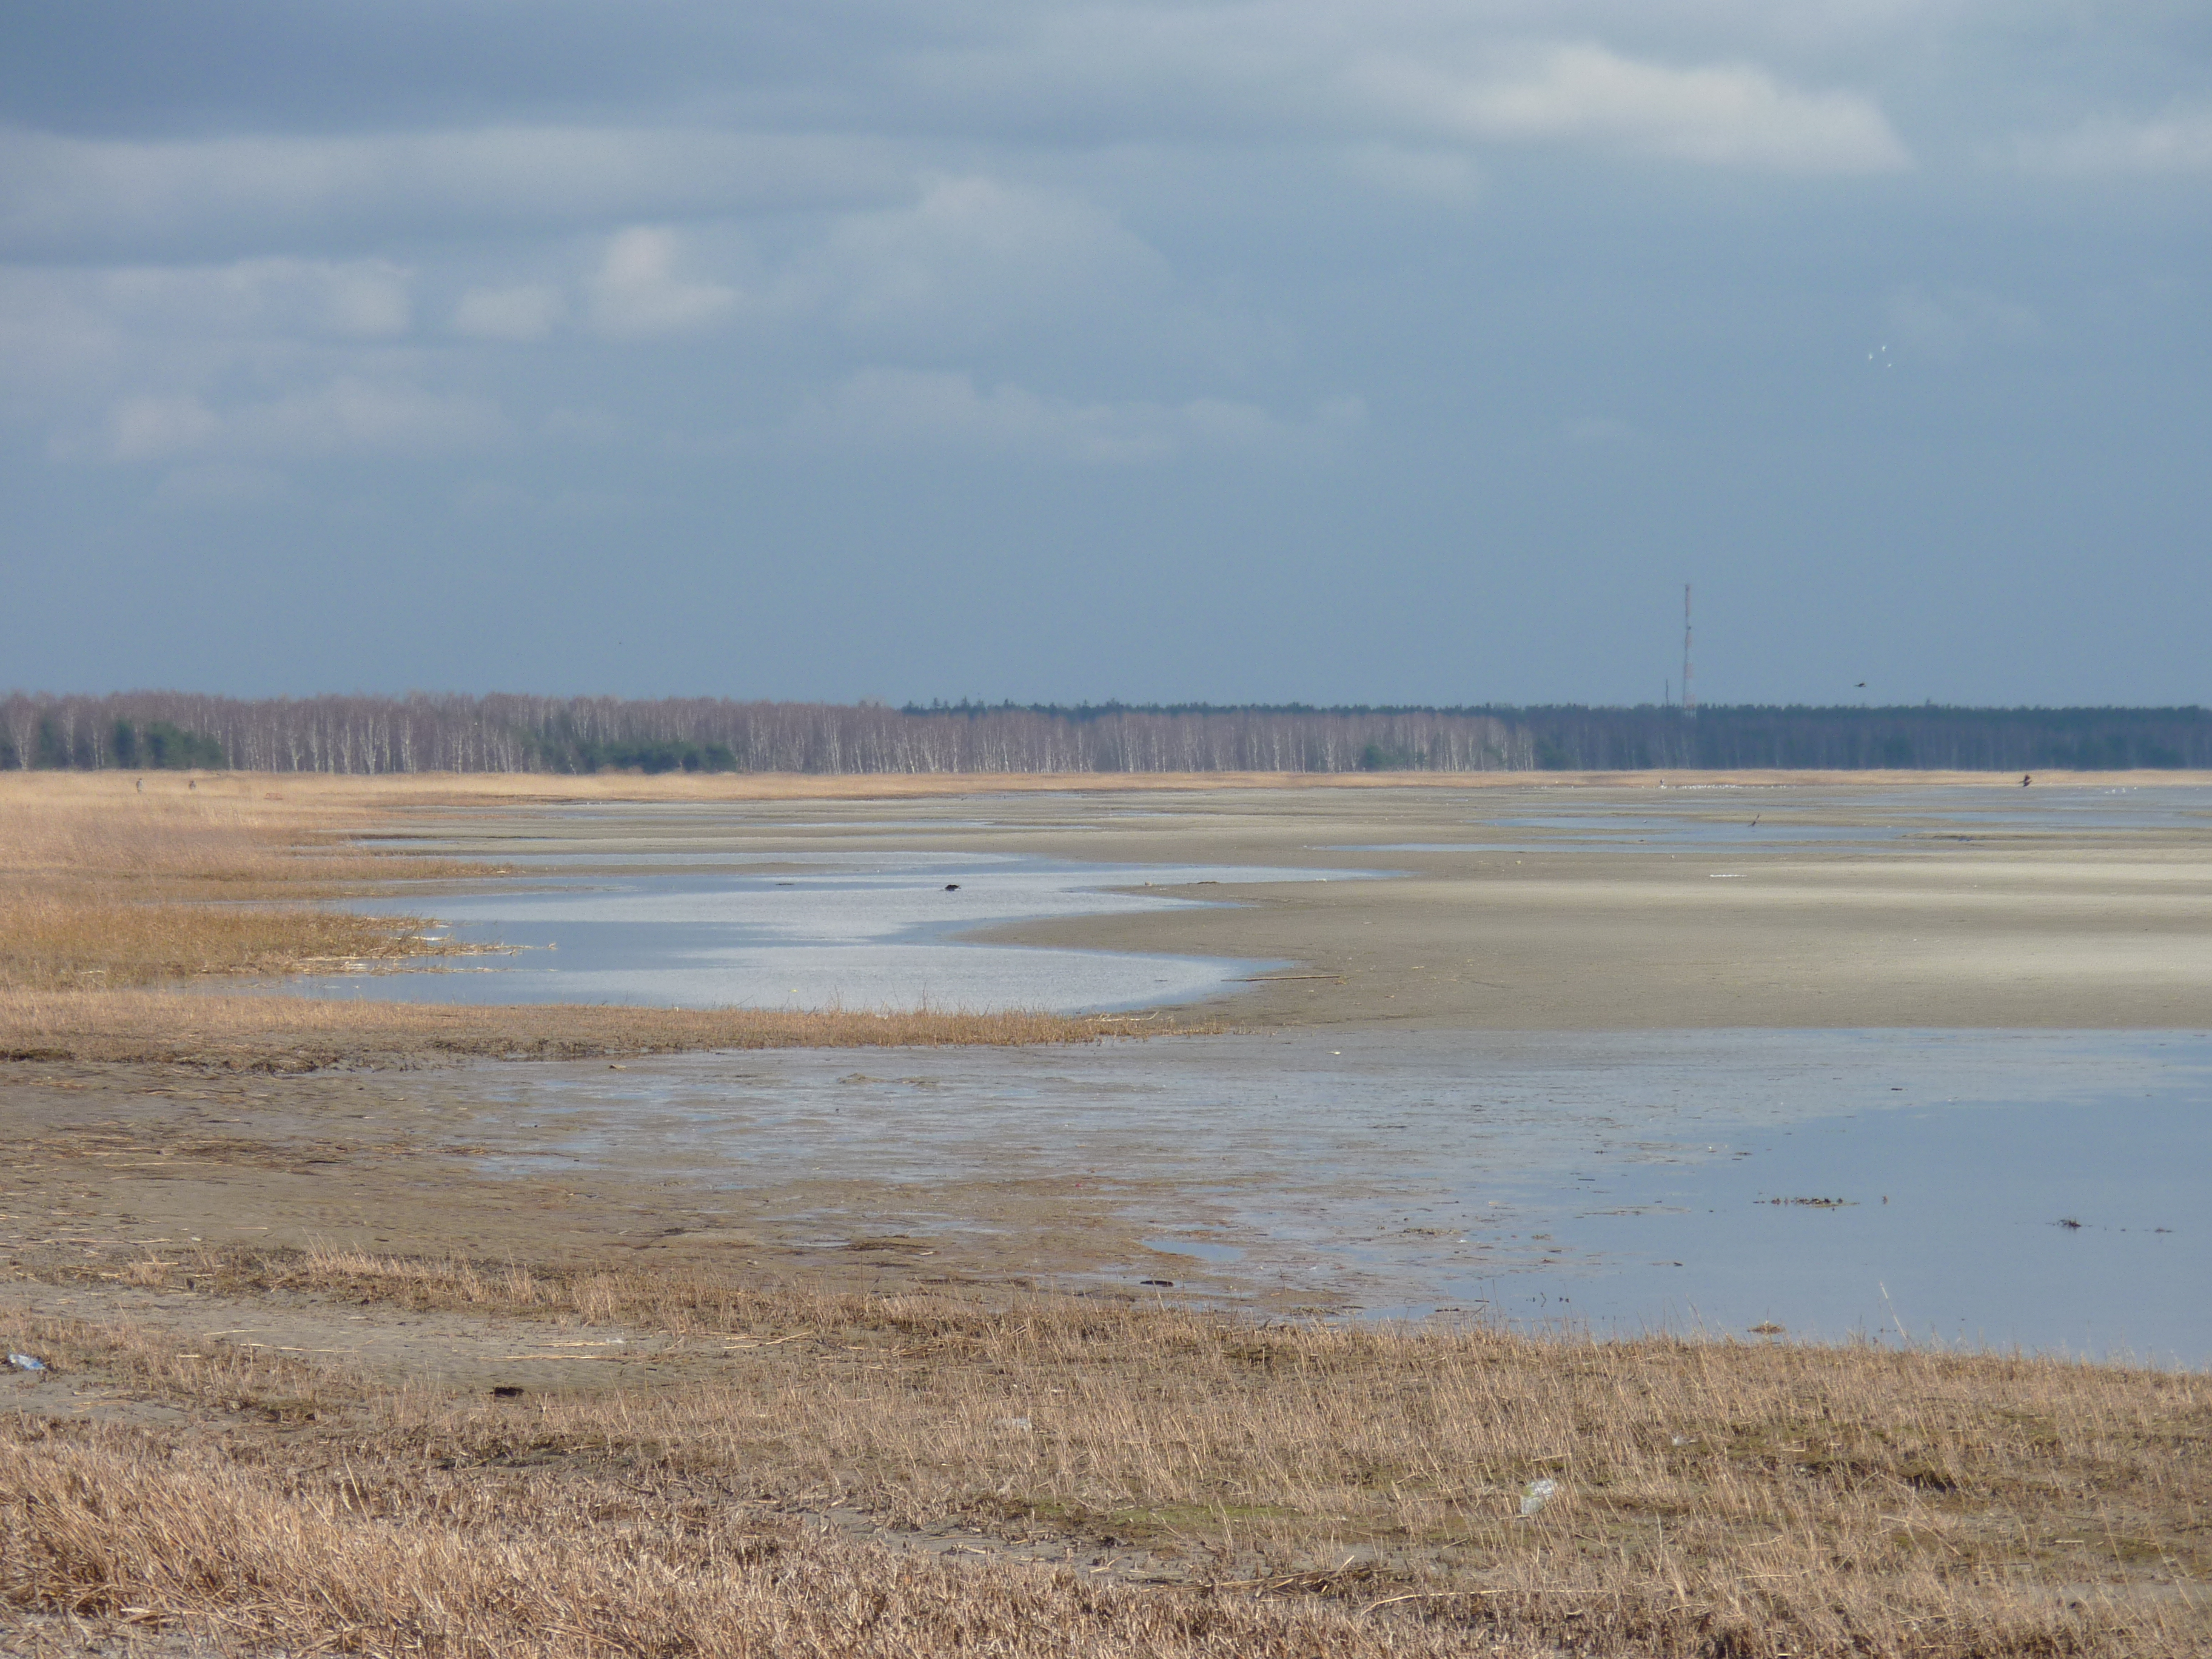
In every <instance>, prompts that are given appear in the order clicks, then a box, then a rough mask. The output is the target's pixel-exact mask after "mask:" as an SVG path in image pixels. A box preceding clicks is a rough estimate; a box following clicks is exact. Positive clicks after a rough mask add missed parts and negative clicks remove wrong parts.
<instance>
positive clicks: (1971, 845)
mask: <svg viewBox="0 0 2212 1659" xmlns="http://www.w3.org/2000/svg"><path fill="white" fill-rule="evenodd" d="M2139 776H2140V775H2131V778H2138V777H2139ZM1563 817H1564V818H1565V819H1567V820H1569V821H1571V822H1574V823H1580V824H1581V825H1582V826H1583V827H1581V828H1571V829H1563V828H1559V827H1558V824H1559V820H1561V819H1562V818H1563ZM1532 820H1533V821H1535V823H1536V824H1537V827H1529V825H1530V822H1531V821H1532ZM1608 820H1611V821H1613V823H1618V824H1620V825H1624V826H1626V828H1624V829H1620V830H1619V831H1618V832H1616V833H1607V832H1605V829H1604V826H1605V825H1606V823H1607V821H1608ZM1753 820H1756V821H1757V828H1755V829H1754V828H1751V827H1750V826H1751V823H1752V821H1753ZM413 828H414V829H415V831H416V834H418V835H421V836H424V837H426V844H431V845H436V846H440V847H444V848H451V849H453V850H455V851H465V852H469V853H472V854H482V855H484V856H500V855H502V854H512V853H515V852H520V851H525V850H528V851H532V852H536V853H540V854H542V853H546V852H557V851H562V850H564V849H565V850H566V851H567V852H568V854H569V855H571V856H577V855H582V856H586V857H588V858H592V859H596V860H601V861H602V867H605V868H609V869H619V868H622V867H624V864H623V860H625V859H626V858H633V859H634V858H640V857H643V858H647V859H649V858H651V857H653V856H655V855H659V856H666V855H668V854H686V855H689V856H691V857H702V856H709V855H711V854H714V853H715V852H718V851H719V852H723V853H727V852H730V851H733V850H734V851H743V852H745V853H748V854H773V853H775V852H779V851H781V852H787V853H789V854H793V856H794V857H801V856H811V855H818V854H822V853H823V852H828V851H838V850H860V849H865V848H870V847H876V848H885V849H892V848H896V849H898V850H902V851H917V852H924V853H949V852H958V853H968V854H1026V855H1029V856H1032V857H1038V858H1045V859H1053V860H1082V861H1087V862H1093V863H1098V864H1127V865H1146V864H1154V865H1182V866H1192V865H1247V866H1276V867H1285V868H1295V869H1299V870H1304V871H1316V872H1328V871H1332V870H1334V871H1338V872H1346V873H1350V872H1371V871H1386V872H1392V873H1393V874H1394V876H1395V878H1394V879H1390V880H1386V881H1358V882H1343V881H1330V882H1326V883H1323V882H1316V881H1310V880H1302V881H1297V882H1291V883H1284V884H1257V885H1244V884H1239V885H1237V887H1236V888H1235V889H1234V890H1233V891H1231V892H1225V891H1224V890H1222V889H1221V888H1218V887H1198V886H1188V887H1180V888H1170V889H1167V890H1166V891H1168V892H1171V893H1175V894H1178V895H1181V896H1187V897H1192V898H1200V899H1206V900H1211V901H1214V902H1213V903H1212V904H1211V905H1209V906H1208V907H1207V908H1190V909H1181V910H1170V911H1159V910H1154V911H1146V912H1141V913H1132V914H1124V915H1090V916H1079V917H1065V918H1060V919H1056V920H1052V921H1036V922H1030V923H1024V924H1021V925H1018V926H1014V927H1003V928H999V929H994V930H987V931H984V932H981V933H976V934H974V935H971V936H970V937H973V938H975V939H979V940H985V941H992V942H1000V943H1013V944H1022V945H1040V946H1051V947H1056V948H1061V949H1078V950H1080V949H1091V950H1110V951H1133V952H1146V953H1169V954H1175V955H1187V956H1191V957H1231V958H1240V959H1243V960H1246V961H1249V962H1252V963H1255V964H1261V963H1267V964H1273V963H1293V964H1296V965H1295V966H1292V967H1290V968H1287V969H1279V970H1276V971H1271V972H1267V973H1265V974H1263V975H1261V977H1262V978H1263V979H1264V980H1265V981H1266V982H1263V983H1260V984H1255V985H1253V986H1251V987H1245V988H1244V991H1243V994H1239V995H1237V996H1235V997H1233V998H1231V999H1229V1000H1226V1001H1225V1002H1224V1003H1222V1004H1221V1005H1220V1006H1219V1007H1218V1012H1223V1013H1225V1014H1227V1015H1228V1016H1229V1017H1231V1018H1234V1019H1235V1020H1236V1021H1237V1023H1239V1024H1247V1025H1251V1026H1262V1027H1264V1026H1283V1025H1306V1024H1326V1025H1348V1026H1368V1025H1383V1026H1390V1025H1401V1024H1410V1025H1413V1026H1415V1027H1417V1028H1422V1029H1432V1030H1638V1029H1651V1028H1673V1029H1697V1028H1712V1027H1720V1026H1743V1027H1765V1028H1798V1027H1815V1026H1819V1027H1850V1028H1872V1027H1901V1026H1918V1027H1955V1028H1974V1029H1999V1028H2012V1027H2050V1028H2064V1029H2113V1028H2133V1029H2148V1028H2159V1027H2183V1026H2191V1025H2196V1024H2203V1023H2206V1022H2207V1021H2208V1020H2212V787H2205V786H2203V785H2196V786H2176V785H2174V784H2172V782H2170V781H2155V782H2153V783H2151V784H2149V785H2148V786H2142V785H2141V784H2140V783H2139V782H2135V781H2109V780H2100V779H2095V778H2090V779H2087V780H2086V781H2084V780H2082V779H2080V778H2075V779H2072V780H2069V781H2064V782H2057V783H2043V784H2039V785H2038V786H2036V787H2034V788H2033V789H2027V790H2023V789H2021V788H2020V787H2018V785H2017V781H2016V780H2011V779H2006V780H1987V781H1981V782H1978V783H1975V784H1966V785H1962V784H1960V783H1959V782H1958V781H1956V780H1955V779H1953V780H1948V781H1939V782H1932V783H1929V784H1925V785H1921V786H1912V785H1900V784H1899V783H1897V782H1895V781H1883V782H1881V783H1879V784H1872V785H1865V786H1858V787H1849V786H1838V785H1834V784H1825V785H1796V784H1784V785H1773V784H1742V783H1738V784H1729V785H1713V786H1707V787H1682V786H1681V784H1680V781H1679V780H1678V781H1677V786H1676V787H1673V788H1668V789H1662V788H1659V787H1656V786H1655V785H1652V784H1650V783H1641V784H1638V785H1636V786H1633V787H1630V786H1623V785H1619V784H1610V785H1592V784H1567V783H1544V782H1522V783H1516V784H1513V785H1506V784H1501V783H1496V782H1490V783H1486V784H1485V785H1484V786H1483V787H1479V788H1476V787H1462V786H1449V787H1426V786H1419V785H1410V784H1407V785H1401V786H1400V787H1392V788H1368V789H1360V790H1349V789H1336V790H1321V789H1285V790H1277V789H1264V788H1236V789H1188V790H1183V791H1176V792H1168V791H1164V790H1158V789H1154V790H1149V791H1147V792H1146V793H1144V794H1142V795H1115V794H1110V793H1066V794H1060V795H1052V794H1043V793H1035V792H1034V791H1030V792H1025V793H1018V794H1017V793H1006V794H986V795H969V796H961V797H953V798H950V799H920V800H917V799H895V800H882V801H836V802H829V801H823V800H800V801H749V802H743V803H734V804H732V805H714V806H709V805H703V804H693V803H683V804H671V805H660V804H636V805H620V804H606V805H592V806H590V807H586V808H572V809H566V810H564V809H559V808H555V809H550V811H545V810H532V811H520V812H518V811H511V810H494V811H482V810H479V809H471V808H460V809H455V810H452V811H439V812H437V813H435V814H418V815H416V817H415V818H414V821H413ZM1454 844H1456V845H1455V846H1454ZM1441 846H1454V850H1418V851H1416V850H1386V849H1401V848H1409V847H1412V848H1424V849H1433V848H1438V847H1441ZM629 867H639V866H629ZM794 867H800V866H794Z"/></svg>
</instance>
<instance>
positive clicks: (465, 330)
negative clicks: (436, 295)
mask: <svg viewBox="0 0 2212 1659" xmlns="http://www.w3.org/2000/svg"><path fill="white" fill-rule="evenodd" d="M567 311H568V302H567V301H565V300H564V299H562V295H561V291H560V289H556V288H554V287H552V286H551V285H550V284H548V283H523V284H520V285H519V286H516V287H513V288H472V289H469V290H468V292H467V293H465V294H464V295H461V297H460V300H459V302H458V303H457V304H456V305H455V306H454V307H453V332H454V333H456V334H462V335H466V336H468V337H470V338H471V339H477V340H517V341H521V340H542V339H544V337H546V336H547V335H548V334H550V333H551V332H552V331H553V330H554V327H555V326H556V325H557V324H558V323H559V322H560V321H561V319H562V317H563V316H564V315H565V314H566V313H567Z"/></svg>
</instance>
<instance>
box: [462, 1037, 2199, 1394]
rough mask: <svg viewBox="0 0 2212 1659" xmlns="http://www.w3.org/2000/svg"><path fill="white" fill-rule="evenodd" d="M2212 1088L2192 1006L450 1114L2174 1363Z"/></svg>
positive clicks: (755, 1088) (500, 1102)
mask: <svg viewBox="0 0 2212 1659" xmlns="http://www.w3.org/2000/svg"><path fill="white" fill-rule="evenodd" d="M2208 1085H2212V1036H2206V1035H2204V1034H2201V1033H2172V1032H2161V1033H2142V1032H2130V1033H2114V1032H2063V1031H2062V1032H2053V1031H2038V1032H1929V1031H1814V1032H1804V1031H1743V1030H1718V1031H1699V1032H1638V1033H1547V1034H1539V1035H1516V1034H1502V1033H1467V1032H1427V1033H1404V1034H1393V1033H1376V1032H1372V1031H1368V1032H1359V1033H1356V1034H1355V1033H1344V1034H1340V1035H1331V1034H1328V1033H1326V1032H1313V1031H1302V1032H1289V1033H1283V1034H1276V1035H1255V1036H1233V1037H1220V1038H1197V1039H1188V1040H1173V1041H1165V1042H1152V1043H1116V1044H1109V1045H1105V1046H1101V1047H1095V1048H1077V1049H1059V1050H1012V1051H1006V1050H995V1051H993V1050H986V1051H974V1050H968V1051H943V1052H936V1053H915V1052H911V1051H908V1052H896V1051H894V1052H881V1053H877V1054H866V1055H865V1056H863V1055H861V1054H855V1053H854V1052H849V1051H848V1052H846V1053H842V1054H810V1053H776V1054H746V1055H743V1056H731V1055H702V1056H689V1057H684V1058H679V1059H673V1060H664V1061H656V1062H651V1063H640V1064H638V1065H635V1066H631V1067H629V1069H627V1070H624V1071H622V1072H612V1071H610V1070H607V1069H605V1068H599V1069H585V1068H580V1067H558V1068H552V1069H551V1070H549V1071H545V1072H538V1073H521V1072H513V1073H501V1072H494V1073H487V1074H486V1081H485V1089H486V1097H485V1103H486V1107H487V1110H486V1111H485V1112H484V1114H483V1116H482V1117H481V1118H480V1119H479V1120H478V1124H477V1129H478V1131H479V1133H481V1134H482V1136H483V1145H484V1146H485V1147H486V1153H485V1157H486V1161H487V1165H488V1168H489V1169H490V1170H507V1171H512V1172H516V1173H522V1172H531V1173H544V1172H550V1171H556V1170H557V1171H561V1172H562V1173H563V1174H564V1176H565V1178H568V1179H580V1178H582V1177H583V1176H586V1175H587V1174H588V1172H589V1171H591V1170H595V1169H604V1170H609V1171H610V1172H619V1173H620V1174H621V1175H623V1176H625V1177H626V1178H629V1179H632V1180H639V1179H642V1180H648V1181H653V1182H661V1183H665V1186H666V1187H667V1188H669V1189H671V1203H673V1202H677V1201H678V1200H677V1198H676V1196H675V1189H682V1190H683V1191H684V1192H686V1193H688V1194H690V1196H688V1197H685V1198H684V1199H682V1200H681V1202H682V1203H683V1204H684V1205H685V1206H688V1207H690V1209H692V1210H694V1211H696V1214H697V1216H698V1217H699V1218H701V1224H700V1225H708V1226H711V1225H713V1217H714V1200H715V1194H725V1195H729V1194H741V1193H745V1192H749V1191H757V1190H762V1189H767V1188H788V1187H792V1186H794V1185H803V1184H805V1183H810V1182H857V1183H862V1184H863V1185H865V1186H866V1188H867V1189H868V1190H870V1191H871V1192H872V1193H875V1194H878V1197H877V1198H876V1199H875V1200H872V1202H873V1203H874V1205H875V1206H876V1207H875V1209H874V1210H873V1211H872V1213H871V1214H870V1215H869V1216H868V1217H866V1218H860V1217H857V1216H854V1215H850V1214H846V1213H843V1212H841V1211H839V1210H837V1209H836V1207H834V1206H831V1207H829V1208H825V1209H824V1210H823V1213H822V1214H821V1215H820V1216H819V1218H818V1226H817V1229H816V1231H818V1233H819V1235H820V1237H819V1238H818V1240H817V1243H819V1245H820V1247H821V1248H823V1249H825V1250H827V1249H841V1248H843V1247H844V1246H845V1245H846V1244H848V1243H849V1241H850V1240H851V1239H852V1237H854V1236H855V1234H856V1233H858V1232H860V1231H866V1229H868V1228H874V1229H877V1230H879V1231H880V1230H883V1229H885V1228H896V1230H898V1231H900V1232H901V1233H902V1234H903V1235H905V1236H908V1237H915V1238H917V1239H933V1240H934V1241H935V1242H936V1243H938V1244H939V1245H940V1246H941V1247H942V1249H943V1250H944V1253H945V1255H947V1256H948V1258H951V1257H957V1255H959V1254H960V1246H961V1243H962V1241H963V1238H969V1239H971V1240H972V1239H973V1238H975V1237H979V1236H981V1235H982V1234H987V1233H988V1232H990V1231H992V1229H993V1228H994V1220H993V1218H992V1216H991V1215H990V1213H989V1212H987V1210H983V1211H978V1210H976V1209H975V1207H974V1194H975V1183H976V1182H978V1181H979V1180H981V1181H984V1182H990V1183H998V1184H1002V1185H1003V1186H1004V1188H1005V1189H1006V1191H1007V1192H1008V1193H1010V1194H1012V1193H1018V1192H1024V1191H1027V1192H1030V1193H1032V1194H1035V1193H1037V1192H1040V1191H1046V1190H1056V1191H1066V1192H1077V1193H1082V1194H1085V1197H1086V1200H1088V1201H1094V1202H1095V1201H1097V1200H1101V1199H1103V1200H1106V1201H1108V1202H1109V1205H1110V1206H1111V1207H1112V1209H1113V1210H1114V1212H1115V1213H1116V1214H1117V1216H1118V1217H1119V1218H1120V1219H1121V1221H1122V1222H1123V1223H1124V1224H1126V1229H1125V1230H1126V1231H1127V1234H1128V1235H1129V1236H1131V1237H1138V1238H1141V1239H1142V1240H1143V1242H1144V1247H1145V1248H1144V1249H1141V1250H1139V1252H1137V1253H1136V1254H1133V1255H1130V1256H1128V1258H1127V1260H1124V1261H1110V1262H1101V1263H1098V1264H1097V1265H1096V1267H1095V1268H1094V1269H1092V1270H1091V1271H1089V1272H1078V1273H1074V1274H1073V1279H1075V1280H1077V1281H1085V1280H1091V1281H1096V1282H1111V1283H1117V1284H1123V1285H1152V1286H1154V1287H1156V1288H1158V1289H1159V1290H1161V1291H1163V1292H1164V1291H1167V1290H1170V1289H1172V1290H1173V1291H1175V1292H1176V1294H1179V1295H1181V1294H1195V1295H1199V1296H1201V1297H1208V1298H1212V1299H1217V1300H1220V1301H1224V1302H1228V1303H1231V1304H1245V1305H1252V1306H1260V1307H1267V1308H1270V1309H1278V1310H1280V1309H1289V1308H1300V1309H1304V1310H1313V1311H1328V1312H1331V1313H1337V1314H1349V1315H1354V1316H1368V1317H1424V1316H1431V1315H1436V1314H1438V1313H1446V1312H1453V1311H1456V1312H1458V1313H1462V1314H1466V1315H1469V1316H1480V1317H1494V1318H1502V1319H1505V1320H1508V1321H1510V1322H1516V1323H1525V1324H1533V1325H1549V1324H1554V1323H1559V1322H1565V1323H1570V1324H1575V1325H1584V1326H1588V1327H1589V1328H1595V1329H1598V1330H1601V1331H1630V1330H1644V1329H1651V1328H1670V1329H1676V1330H1692V1329H1701V1330H1706V1331H1711V1332H1729V1333H1734V1334H1744V1333H1747V1332H1748V1331H1751V1330H1752V1329H1753V1328H1761V1327H1768V1328H1779V1329H1780V1330H1782V1331H1786V1332H1787V1333H1788V1334H1790V1335H1793V1336H1798V1337H1817V1338H1845V1337H1850V1336H1852V1335H1855V1334H1856V1335H1863V1336H1864V1337H1865V1338H1867V1339H1868V1340H1878V1341H1888V1342H1896V1341H1899V1340H1911V1341H1913V1342H1916V1343H1931V1342H1942V1343H1960V1344H1964V1345H1966V1346H1994V1347H2010V1346H2021V1347H2026V1348H2030V1349H2037V1350H2062V1351H2066V1352H2079V1353H2085V1354H2093V1355H2118V1354H2133V1355H2136V1356H2140V1357H2144V1358H2154V1359H2156V1360H2158V1361H2159V1362H2160V1363H2166V1364H2172V1363H2183V1364H2205V1363H2212V1297H2208V1296H2207V1295H2206V1294H2205V1292H2204V1288H2203V1287H2204V1286H2205V1285H2208V1284H2212V1230H2208V1229H2207V1228H2205V1227H2204V1226H2203V1224H2202V1222H2201V1219H2200V1213H2199V1212H2200V1211H2201V1208H2202V1205H2201V1201H2200V1197H2199V1194H2198V1193H2197V1187H2198V1186H2199V1184H2200V1175H2199V1172H2201V1171H2202V1170H2203V1169H2204V1168H2205V1167H2207V1154H2208V1153H2212V1115H2208V1113H2207V1110H2206V1109H2205V1103H2206V1098H2207V1088H2208ZM956 1184H957V1185H958V1186H959V1187H960V1188H961V1189H962V1190H963V1194H965V1196H963V1200H961V1202H960V1204H959V1205H958V1206H950V1205H946V1206H939V1204H937V1203H935V1202H934V1201H933V1193H934V1192H935V1191H937V1190H939V1189H943V1190H950V1189H951V1188H952V1187H954V1186H955V1185H956ZM886 1192H889V1193H891V1194H895V1195H896V1196H894V1197H892V1198H890V1199H888V1200H886V1199H884V1198H883V1197H882V1196H881V1194H884V1193H886Z"/></svg>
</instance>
